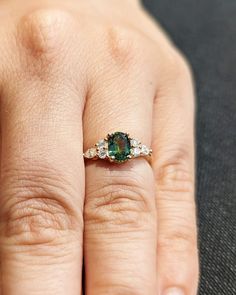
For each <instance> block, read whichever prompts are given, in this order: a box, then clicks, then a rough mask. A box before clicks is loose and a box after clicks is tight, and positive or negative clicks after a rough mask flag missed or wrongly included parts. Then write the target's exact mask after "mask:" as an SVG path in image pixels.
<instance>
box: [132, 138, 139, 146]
mask: <svg viewBox="0 0 236 295" xmlns="http://www.w3.org/2000/svg"><path fill="white" fill-rule="evenodd" d="M130 145H131V146H132V147H134V148H136V147H138V146H139V145H140V142H139V141H138V140H137V139H131V140H130Z"/></svg>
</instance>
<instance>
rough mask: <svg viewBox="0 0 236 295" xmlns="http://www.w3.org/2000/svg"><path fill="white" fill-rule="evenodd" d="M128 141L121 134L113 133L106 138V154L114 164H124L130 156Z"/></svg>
mask: <svg viewBox="0 0 236 295" xmlns="http://www.w3.org/2000/svg"><path fill="white" fill-rule="evenodd" d="M130 148H131V147H130V140H129V138H128V135H127V134H126V133H123V132H115V133H114V134H112V135H110V136H109V138H108V152H109V157H111V158H112V159H113V160H114V161H115V162H125V161H127V160H128V156H129V155H130Z"/></svg>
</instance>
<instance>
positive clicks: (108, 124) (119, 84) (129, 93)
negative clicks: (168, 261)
mask: <svg viewBox="0 0 236 295" xmlns="http://www.w3.org/2000/svg"><path fill="white" fill-rule="evenodd" d="M129 37H130V36H128V37H127V36H126V35H125V36H122V38H121V37H120V36H119V33H117V32H115V31H110V32H109V37H108V43H109V44H110V43H112V45H108V46H111V47H108V48H109V50H110V54H111V55H109V56H108V57H107V58H103V60H102V64H103V67H104V70H105V71H104V72H103V74H102V75H101V76H100V78H99V79H97V83H96V81H95V82H94V83H95V84H93V85H94V87H93V89H92V91H90V97H89V98H88V101H87V104H86V109H85V113H84V142H85V149H86V148H88V147H91V146H93V145H94V144H95V143H96V142H97V141H98V140H99V139H100V138H104V136H105V135H106V134H107V133H109V132H114V131H124V132H129V133H130V135H131V136H132V137H134V138H137V139H140V140H141V141H142V142H143V143H145V144H147V145H149V144H150V143H151V127H152V105H153V97H154V96H153V95H154V92H155V87H153V85H151V86H150V84H151V82H152V80H153V76H154V75H153V71H152V70H153V69H152V67H150V66H149V65H150V63H151V62H150V59H147V60H145V58H144V62H143V61H142V60H141V59H140V56H139V55H138V56H137V52H136V51H135V52H134V50H133V49H132V45H129V46H128V48H126V45H127V42H129V41H127V40H132V38H133V35H132V36H131V38H129ZM117 39H118V40H117ZM134 44H135V42H134ZM142 53H143V52H142ZM140 54H141V52H140ZM144 56H146V53H145V54H144ZM146 62H147V64H146ZM111 63H112V64H113V67H112V69H111V68H109V65H110V64H111ZM140 63H142V64H140ZM97 64H99V62H97ZM140 68H142V69H143V72H142V73H140ZM108 69H109V70H108ZM106 71H107V72H106ZM84 219H85V240H84V251H85V269H86V294H89V295H93V294H96V295H99V294H142V295H144V294H148V295H151V294H155V290H156V276H155V273H156V263H155V261H156V209H155V193H154V178H153V172H152V169H151V167H150V165H149V163H148V162H147V161H146V160H145V159H143V158H142V159H133V160H132V161H130V162H127V163H125V164H124V163H123V164H110V163H104V161H103V162H102V161H99V162H93V161H91V162H90V163H87V164H86V197H85V217H84Z"/></svg>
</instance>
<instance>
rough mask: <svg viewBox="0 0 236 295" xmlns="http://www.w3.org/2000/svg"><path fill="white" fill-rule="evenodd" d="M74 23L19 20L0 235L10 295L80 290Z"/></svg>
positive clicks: (50, 14)
mask: <svg viewBox="0 0 236 295" xmlns="http://www.w3.org/2000/svg"><path fill="white" fill-rule="evenodd" d="M72 25H73V23H72V21H70V17H69V16H67V14H65V13H63V12H59V11H35V12H33V13H32V14H29V15H27V16H25V17H24V18H22V19H21V20H20V23H19V25H18V28H17V32H16V36H17V41H18V42H17V44H18V45H19V47H20V49H19V48H17V49H15V52H16V53H15V55H14V54H13V52H11V54H12V56H13V57H14V58H15V63H14V69H13V70H11V69H10V68H8V69H7V73H5V74H6V76H7V78H8V81H7V82H6V81H5V84H4V87H3V94H2V104H1V107H2V110H1V114H2V117H1V126H2V154H1V156H2V158H1V160H2V163H1V164H2V165H1V199H0V202H1V206H0V207H1V228H0V233H1V258H2V261H1V268H2V292H3V294H6V295H10V294H18V295H21V294H22V295H23V294H24V295H27V294H57V295H59V294H75V295H78V294H80V291H81V265H82V236H83V222H82V210H83V196H84V170H83V165H84V163H83V159H82V109H83V96H84V93H83V87H82V81H81V87H78V86H77V89H78V92H77V91H76V87H75V86H74V84H73V83H72V82H71V81H72V80H71V79H68V78H66V77H69V75H70V73H71V72H70V71H71V68H72V67H71V65H72V63H73V60H71V57H70V56H71V54H72V52H71V51H72V50H73V49H72V45H71V42H72V40H71V39H70V38H71V34H70V29H69V28H71V26H72ZM62 42H67V43H68V44H69V46H68V47H64V45H63V44H64V43H63V44H62ZM17 50H18V51H17ZM70 50H71V51H70ZM16 54H19V56H20V61H19V62H17V61H18V57H19V56H18V57H17V56H16ZM14 58H13V59H14ZM19 77H20V79H19ZM10 81H11V82H10Z"/></svg>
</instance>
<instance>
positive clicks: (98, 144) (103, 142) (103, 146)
mask: <svg viewBox="0 0 236 295" xmlns="http://www.w3.org/2000/svg"><path fill="white" fill-rule="evenodd" d="M106 145H107V143H106V141H105V140H104V139H101V140H99V141H98V143H97V147H99V148H105V147H106Z"/></svg>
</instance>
